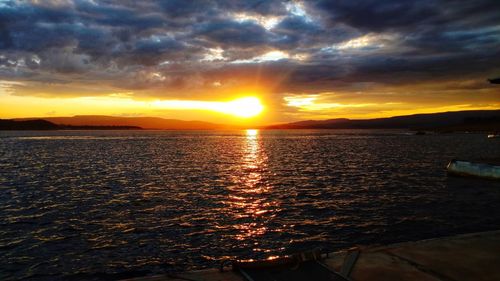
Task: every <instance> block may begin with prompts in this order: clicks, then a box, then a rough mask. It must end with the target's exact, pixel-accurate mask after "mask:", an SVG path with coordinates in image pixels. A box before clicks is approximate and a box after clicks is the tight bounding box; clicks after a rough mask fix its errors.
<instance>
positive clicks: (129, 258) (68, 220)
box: [0, 130, 500, 280]
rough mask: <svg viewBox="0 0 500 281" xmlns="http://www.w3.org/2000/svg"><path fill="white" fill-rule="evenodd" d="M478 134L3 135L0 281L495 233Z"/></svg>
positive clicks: (123, 272) (495, 203)
mask: <svg viewBox="0 0 500 281" xmlns="http://www.w3.org/2000/svg"><path fill="white" fill-rule="evenodd" d="M493 156H496V157H498V156H500V144H499V142H498V141H497V140H492V139H487V138H486V136H485V135H483V134H445V135H424V136H414V135H411V134H408V133H406V132H403V131H369V130H360V131H356V130H317V131H314V130H311V131H308V130H298V131H293V130H290V131H286V130H284V131H253V130H249V131H54V132H0V257H1V258H0V279H2V280H17V279H29V280H66V279H73V280H80V279H95V280H101V279H116V278H121V277H127V276H137V275H145V274H154V273H163V272H172V271H178V270H187V269H193V268H204V267H211V266H214V265H216V264H217V261H218V260H220V259H224V258H234V257H244V258H258V257H266V256H269V255H276V254H284V253H290V252H294V251H298V250H303V249H311V248H321V249H323V250H324V251H334V250H338V249H343V248H347V247H351V246H354V245H369V244H385V243H393V242H400V241H410V240H418V239H424V238H431V237H437V236H446V235H452V234H458V233H466V232H473V231H485V230H493V229H499V228H500V212H499V211H498V210H499V207H500V184H499V183H498V182H495V181H487V180H478V179H462V178H449V177H447V176H446V171H445V167H446V164H447V163H448V162H449V160H450V159H452V158H462V159H471V158H484V157H487V158H490V157H493Z"/></svg>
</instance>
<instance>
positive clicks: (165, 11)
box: [0, 0, 500, 124]
mask: <svg viewBox="0 0 500 281" xmlns="http://www.w3.org/2000/svg"><path fill="white" fill-rule="evenodd" d="M498 76H500V1H498V0H474V1H461V0H437V1H428V0H421V1H394V0H387V1H375V0H359V1H353V0H337V1H322V0H318V1H274V0H267V1H263V0H262V1H257V0H246V1H234V0H223V1H210V0H199V1H183V0H172V1H170V0H165V1H132V0H120V1H118V0H116V1H114V0H105V1H98V0H82V1H76V0H75V1H71V0H46V1H42V0H32V1H10V0H0V118H17V117H35V116H36V117H53V116H72V115H87V114H93V115H95V114H99V115H113V116H157V117H165V118H176V119H183V120H204V121H211V122H217V123H245V122H246V123H255V124H268V123H277V122H288V121H297V120H305V119H330V118H353V119H363V118H374V117H387V116H395V115H406V114H413V113H428V112H429V113H430V112H443V111H456V110H472V109H500V88H499V86H498V85H493V84H489V83H488V82H487V81H486V79H487V78H495V77H498ZM242 98H243V99H242ZM256 98H257V99H259V100H260V101H257V105H256V104H255V101H256V100H255V99H256ZM247 101H250V103H248V104H245V102H247ZM230 107H233V108H230ZM228 108H229V109H228ZM260 109H263V110H262V112H261V110H260ZM252 112H255V113H258V112H260V114H258V115H257V116H253V117H249V116H251V115H252V114H251V113H252ZM238 113H240V114H238Z"/></svg>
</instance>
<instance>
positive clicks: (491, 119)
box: [265, 110, 500, 131]
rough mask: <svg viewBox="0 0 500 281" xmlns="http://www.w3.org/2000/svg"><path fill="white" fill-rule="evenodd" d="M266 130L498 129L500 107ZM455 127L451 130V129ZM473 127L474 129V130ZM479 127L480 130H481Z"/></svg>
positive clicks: (305, 123)
mask: <svg viewBox="0 0 500 281" xmlns="http://www.w3.org/2000/svg"><path fill="white" fill-rule="evenodd" d="M265 128H266V129H414V130H448V129H450V130H469V129H468V128H470V130H476V129H477V130H485V131H495V130H499V129H500V110H471V111H455V112H443V113H430V114H414V115H406V116H395V117H389V118H376V119H364V120H351V119H329V120H308V121H300V122H294V123H286V124H278V125H272V126H267V127H265ZM453 128H454V129H453ZM475 128H476V129H475ZM480 128H481V129H480Z"/></svg>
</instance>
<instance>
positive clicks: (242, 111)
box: [153, 97, 264, 118]
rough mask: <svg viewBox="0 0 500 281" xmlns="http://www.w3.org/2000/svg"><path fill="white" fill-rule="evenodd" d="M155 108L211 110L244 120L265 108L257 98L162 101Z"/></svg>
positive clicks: (154, 103) (155, 104) (155, 103)
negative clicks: (218, 100) (222, 100)
mask: <svg viewBox="0 0 500 281" xmlns="http://www.w3.org/2000/svg"><path fill="white" fill-rule="evenodd" d="M153 105H154V106H155V107H160V108H162V109H178V110H209V111H215V112H220V113H224V114H230V115H233V116H237V117H242V118H250V117H254V116H257V115H259V114H260V113H261V112H262V111H263V110H264V106H263V105H262V103H261V102H260V99H259V98H256V97H243V98H239V99H235V100H232V101H227V102H213V101H187V100H162V101H155V102H153Z"/></svg>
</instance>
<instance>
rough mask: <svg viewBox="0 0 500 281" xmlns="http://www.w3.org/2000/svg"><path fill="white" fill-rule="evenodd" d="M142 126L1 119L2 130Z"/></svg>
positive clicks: (127, 127)
mask: <svg viewBox="0 0 500 281" xmlns="http://www.w3.org/2000/svg"><path fill="white" fill-rule="evenodd" d="M140 129H142V128H141V127H136V126H89V125H86V126H72V125H59V124H55V123H53V122H50V121H47V120H42V119H36V120H1V119H0V130H11V131H12V130H16V131H23V130H140Z"/></svg>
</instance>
